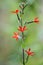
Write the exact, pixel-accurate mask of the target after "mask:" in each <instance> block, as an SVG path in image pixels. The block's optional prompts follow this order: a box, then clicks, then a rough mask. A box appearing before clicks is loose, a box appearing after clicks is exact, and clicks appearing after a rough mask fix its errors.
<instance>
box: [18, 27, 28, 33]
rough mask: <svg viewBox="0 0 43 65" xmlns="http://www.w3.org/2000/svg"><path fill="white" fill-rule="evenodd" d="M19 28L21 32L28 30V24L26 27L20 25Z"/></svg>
mask: <svg viewBox="0 0 43 65" xmlns="http://www.w3.org/2000/svg"><path fill="white" fill-rule="evenodd" d="M18 30H19V31H21V32H24V31H25V30H27V27H26V26H24V27H22V26H19V28H18Z"/></svg>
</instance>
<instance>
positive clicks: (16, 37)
mask: <svg viewBox="0 0 43 65" xmlns="http://www.w3.org/2000/svg"><path fill="white" fill-rule="evenodd" d="M12 38H15V39H16V40H18V39H19V33H17V32H14V35H13V36H12Z"/></svg>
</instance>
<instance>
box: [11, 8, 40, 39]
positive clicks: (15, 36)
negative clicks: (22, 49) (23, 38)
mask: <svg viewBox="0 0 43 65" xmlns="http://www.w3.org/2000/svg"><path fill="white" fill-rule="evenodd" d="M19 12H20V10H18V9H17V10H15V11H12V13H14V14H18V13H19ZM31 22H32V23H33V22H35V23H38V22H39V20H38V17H36V18H35V19H34V20H33V21H31ZM31 22H25V23H27V24H28V23H31ZM25 30H27V26H25V25H24V26H19V27H18V31H20V32H24V31H25ZM13 38H15V39H16V40H18V39H19V34H18V33H17V32H16V33H14V36H13Z"/></svg>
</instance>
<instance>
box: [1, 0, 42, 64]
mask: <svg viewBox="0 0 43 65" xmlns="http://www.w3.org/2000/svg"><path fill="white" fill-rule="evenodd" d="M21 2H28V6H27V7H26V8H25V10H24V13H25V14H24V15H23V16H22V18H23V22H25V21H31V20H33V19H34V18H35V17H39V24H35V23H33V24H30V25H27V27H28V30H27V31H25V35H26V39H25V41H24V42H23V43H22V42H21V40H18V41H16V40H15V39H13V38H12V35H13V32H15V31H16V32H17V28H18V26H19V24H18V20H17V17H16V15H15V14H12V13H11V11H14V10H16V9H20V8H19V4H20V3H21ZM22 47H24V48H25V49H28V48H31V50H32V51H34V52H35V55H34V56H32V57H31V56H30V57H29V61H28V63H27V64H26V65H43V0H0V65H23V64H22Z"/></svg>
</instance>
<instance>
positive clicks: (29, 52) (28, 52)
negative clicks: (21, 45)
mask: <svg viewBox="0 0 43 65" xmlns="http://www.w3.org/2000/svg"><path fill="white" fill-rule="evenodd" d="M25 52H26V53H27V54H28V55H29V56H33V55H34V52H31V49H30V48H29V49H28V50H25Z"/></svg>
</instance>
